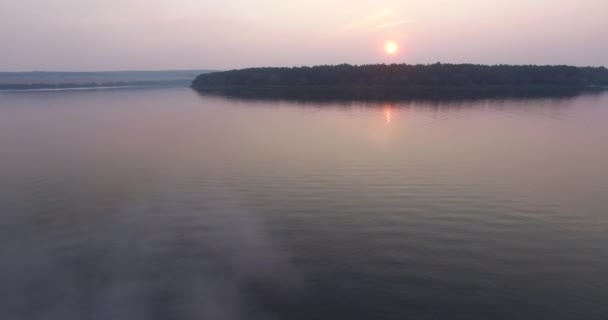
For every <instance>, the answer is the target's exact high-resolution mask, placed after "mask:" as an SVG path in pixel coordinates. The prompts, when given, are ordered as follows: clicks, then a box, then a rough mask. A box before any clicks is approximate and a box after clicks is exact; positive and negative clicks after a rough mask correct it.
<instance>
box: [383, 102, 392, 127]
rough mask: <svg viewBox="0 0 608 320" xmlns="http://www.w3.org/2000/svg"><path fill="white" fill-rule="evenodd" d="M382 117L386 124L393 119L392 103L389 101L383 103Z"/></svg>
mask: <svg viewBox="0 0 608 320" xmlns="http://www.w3.org/2000/svg"><path fill="white" fill-rule="evenodd" d="M384 117H385V118H386V124H387V125H388V124H390V123H391V121H392V120H393V105H392V104H391V103H385V104H384Z"/></svg>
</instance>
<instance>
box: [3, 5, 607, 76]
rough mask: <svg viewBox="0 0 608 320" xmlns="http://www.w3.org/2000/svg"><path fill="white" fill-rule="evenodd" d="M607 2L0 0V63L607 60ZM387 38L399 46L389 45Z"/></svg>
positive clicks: (70, 66)
mask: <svg viewBox="0 0 608 320" xmlns="http://www.w3.org/2000/svg"><path fill="white" fill-rule="evenodd" d="M606 12H608V1H606V0H562V1H560V0H552V1H551V0H533V1H530V0H528V1H525V0H486V1H453V0H411V1H393V2H390V1H389V2H385V3H383V2H377V1H363V0H355V1H353V0H350V1H321V0H309V1H301V2H297V3H296V2H291V1H282V0H259V1H247V2H245V1H237V0H223V1H199V0H120V1H118V0H86V1H83V0H53V1H40V0H18V1H17V0H0V43H1V44H2V54H1V55H0V71H29V70H66V71H85V70H125V69H127V70H150V69H196V68H206V69H231V68H241V67H249V66H297V65H315V64H337V63H352V64H365V63H379V62H387V63H390V62H405V63H433V62H437V61H441V62H452V63H461V62H473V63H483V64H497V63H508V64H568V65H594V66H599V65H608V33H607V32H606V30H608V19H606ZM386 41H395V42H396V43H398V44H399V48H400V50H399V52H398V53H397V54H395V55H387V54H386V53H385V52H384V50H383V46H384V43H385V42H386Z"/></svg>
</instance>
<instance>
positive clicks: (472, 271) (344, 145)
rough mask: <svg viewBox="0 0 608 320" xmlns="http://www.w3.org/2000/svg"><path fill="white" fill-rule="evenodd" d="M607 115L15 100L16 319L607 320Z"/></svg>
mask: <svg viewBox="0 0 608 320" xmlns="http://www.w3.org/2000/svg"><path fill="white" fill-rule="evenodd" d="M607 119H608V95H587V96H578V97H573V98H564V99H516V100H509V99H502V100H492V99H486V100H478V101H454V102H449V101H443V102H420V101H418V102H330V103H323V102H304V101H299V102H287V101H281V100H275V101H250V100H244V99H241V100H239V99H226V98H222V97H218V96H205V95H200V94H197V93H196V92H194V91H191V90H189V89H181V88H179V89H124V90H91V91H62V92H10V93H9V92H4V93H2V92H0V150H1V155H2V158H1V159H2V160H0V177H1V179H0V261H1V262H2V263H0V283H1V285H0V315H2V318H6V319H49V320H55V319H129V320H138V319H220V320H222V319H227V320H233V319H235V320H236V319H542V318H547V319H602V318H605V316H606V314H608V306H607V305H606V304H605V301H606V299H608V271H607V270H608V249H607V248H608V213H607V212H608V210H607V208H608V198H607V197H606V195H607V194H608V171H606V163H608V144H607V143H606V140H605V139H606V137H608V127H607V126H606V125H605V123H606V120H607Z"/></svg>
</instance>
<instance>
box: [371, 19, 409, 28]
mask: <svg viewBox="0 0 608 320" xmlns="http://www.w3.org/2000/svg"><path fill="white" fill-rule="evenodd" d="M407 23H409V20H405V19H403V20H396V21H390V22H386V23H382V24H380V25H377V26H376V27H375V28H374V30H380V29H386V28H391V27H396V26H400V25H402V24H407Z"/></svg>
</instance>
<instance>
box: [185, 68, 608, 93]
mask: <svg viewBox="0 0 608 320" xmlns="http://www.w3.org/2000/svg"><path fill="white" fill-rule="evenodd" d="M218 86H219V87H221V86H391V87H408V86H409V87H487V86H504V87H534V86H538V87H542V86H544V87H547V86H562V87H579V88H583V87H606V86H608V69H606V68H605V67H574V66H537V65H519V66H517V65H479V64H443V63H436V64H428V65H408V64H390V65H387V64H373V65H349V64H341V65H323V66H314V67H293V68H271V67H268V68H248V69H240V70H230V71H224V72H213V73H208V74H201V75H200V76H198V77H197V78H196V79H195V80H194V81H193V83H192V87H193V88H195V89H204V88H206V87H218Z"/></svg>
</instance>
